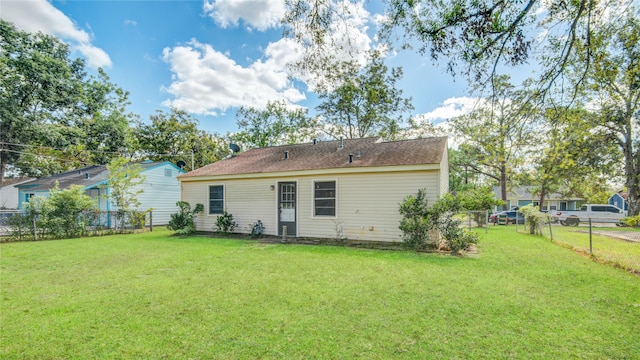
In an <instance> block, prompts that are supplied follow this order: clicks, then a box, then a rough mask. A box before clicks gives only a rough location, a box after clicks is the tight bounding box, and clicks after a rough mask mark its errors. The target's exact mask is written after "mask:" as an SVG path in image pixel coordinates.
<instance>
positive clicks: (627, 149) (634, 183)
mask: <svg viewBox="0 0 640 360" xmlns="http://www.w3.org/2000/svg"><path fill="white" fill-rule="evenodd" d="M630 125H631V122H629V127H630ZM628 131H629V132H628V134H629V135H627V136H626V137H625V144H624V147H623V149H622V150H623V152H624V159H625V164H624V170H625V177H626V185H627V194H628V196H627V202H628V204H629V211H628V213H629V216H635V215H638V214H640V159H639V157H640V149H636V151H635V152H634V151H633V150H634V149H633V141H632V138H631V129H630V128H629V130H628ZM634 153H635V154H634Z"/></svg>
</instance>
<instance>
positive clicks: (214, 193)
mask: <svg viewBox="0 0 640 360" xmlns="http://www.w3.org/2000/svg"><path fill="white" fill-rule="evenodd" d="M223 212H224V186H222V185H214V186H209V214H222V213H223Z"/></svg>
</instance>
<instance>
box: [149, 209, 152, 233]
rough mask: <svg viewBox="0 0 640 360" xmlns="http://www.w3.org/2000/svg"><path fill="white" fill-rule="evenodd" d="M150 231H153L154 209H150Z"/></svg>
mask: <svg viewBox="0 0 640 360" xmlns="http://www.w3.org/2000/svg"><path fill="white" fill-rule="evenodd" d="M149 232H153V210H151V211H149Z"/></svg>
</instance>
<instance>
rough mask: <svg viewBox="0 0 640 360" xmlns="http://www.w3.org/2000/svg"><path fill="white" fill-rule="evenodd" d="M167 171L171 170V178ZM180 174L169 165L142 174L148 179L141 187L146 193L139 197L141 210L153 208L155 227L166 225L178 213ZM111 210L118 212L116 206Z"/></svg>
mask: <svg viewBox="0 0 640 360" xmlns="http://www.w3.org/2000/svg"><path fill="white" fill-rule="evenodd" d="M165 169H169V170H171V176H165ZM180 174H181V172H180V171H179V170H178V169H176V168H175V167H173V166H171V165H169V164H164V165H161V166H156V167H153V168H149V169H148V170H146V171H143V172H142V175H144V176H145V178H146V179H145V182H144V183H143V184H142V185H141V188H142V189H143V190H144V192H143V193H141V194H139V195H138V200H139V201H140V203H141V205H140V207H139V210H142V211H144V210H147V209H150V208H153V209H154V210H153V224H154V225H166V224H167V223H168V222H169V219H171V214H172V213H175V212H177V211H178V207H177V206H176V202H178V201H180V181H178V179H177V178H176V177H177V176H178V175H180ZM111 209H112V210H116V208H115V206H112V207H111Z"/></svg>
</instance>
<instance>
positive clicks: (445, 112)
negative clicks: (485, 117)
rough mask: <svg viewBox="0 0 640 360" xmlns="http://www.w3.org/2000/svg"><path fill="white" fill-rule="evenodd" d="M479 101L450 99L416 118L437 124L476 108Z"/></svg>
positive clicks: (475, 99) (461, 98) (473, 99)
mask: <svg viewBox="0 0 640 360" xmlns="http://www.w3.org/2000/svg"><path fill="white" fill-rule="evenodd" d="M479 103H480V100H479V99H477V98H470V97H466V96H463V97H452V98H449V99H446V100H445V101H444V102H443V103H442V106H439V107H437V108H435V109H433V110H432V111H430V112H428V113H424V114H420V115H418V116H416V119H417V120H419V121H428V122H432V123H439V122H443V121H446V120H449V119H452V118H454V117H457V116H460V115H465V114H468V113H470V112H471V111H473V110H474V109H476V108H477V106H478V104H479Z"/></svg>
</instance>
